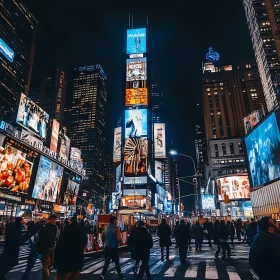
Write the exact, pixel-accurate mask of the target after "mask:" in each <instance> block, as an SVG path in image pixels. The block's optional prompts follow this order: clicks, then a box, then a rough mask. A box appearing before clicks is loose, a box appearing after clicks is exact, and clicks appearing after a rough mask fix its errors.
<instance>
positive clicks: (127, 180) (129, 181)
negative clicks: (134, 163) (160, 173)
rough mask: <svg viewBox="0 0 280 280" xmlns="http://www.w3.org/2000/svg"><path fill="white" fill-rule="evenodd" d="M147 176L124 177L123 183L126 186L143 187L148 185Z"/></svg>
mask: <svg viewBox="0 0 280 280" xmlns="http://www.w3.org/2000/svg"><path fill="white" fill-rule="evenodd" d="M147 182H148V180H147V176H142V177H136V176H134V177H124V179H123V183H124V185H143V184H147Z"/></svg>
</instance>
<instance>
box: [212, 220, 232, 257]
mask: <svg viewBox="0 0 280 280" xmlns="http://www.w3.org/2000/svg"><path fill="white" fill-rule="evenodd" d="M229 235H230V232H229V230H228V227H227V226H226V224H225V221H224V220H222V221H221V223H220V225H219V228H218V250H217V251H216V254H215V257H216V258H218V257H219V253H220V251H221V247H222V249H223V259H226V258H228V259H229V258H230V253H231V250H230V247H229V244H228V237H229ZM226 251H227V256H226Z"/></svg>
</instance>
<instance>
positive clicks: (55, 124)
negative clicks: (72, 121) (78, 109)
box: [50, 119, 59, 153]
mask: <svg viewBox="0 0 280 280" xmlns="http://www.w3.org/2000/svg"><path fill="white" fill-rule="evenodd" d="M58 133H59V122H58V121H57V120H55V119H53V123H52V135H51V144H50V150H51V151H53V152H54V153H56V150H57V143H58Z"/></svg>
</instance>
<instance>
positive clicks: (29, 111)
mask: <svg viewBox="0 0 280 280" xmlns="http://www.w3.org/2000/svg"><path fill="white" fill-rule="evenodd" d="M16 122H17V123H18V124H19V125H21V126H23V127H25V128H27V129H29V130H30V131H32V132H34V133H36V134H37V135H39V136H40V137H42V138H43V139H45V138H46V136H47V130H48V126H49V115H48V114H47V113H46V112H45V111H44V110H43V109H41V108H40V107H39V106H38V105H37V104H35V103H34V102H33V101H32V100H31V99H30V98H28V97H27V96H26V95H24V94H23V93H22V94H21V97H20V102H19V108H18V113H17V118H16Z"/></svg>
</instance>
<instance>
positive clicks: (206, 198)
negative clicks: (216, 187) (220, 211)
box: [201, 194, 216, 210]
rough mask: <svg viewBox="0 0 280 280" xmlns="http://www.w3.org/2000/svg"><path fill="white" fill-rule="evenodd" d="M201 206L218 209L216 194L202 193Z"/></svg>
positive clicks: (204, 208)
mask: <svg viewBox="0 0 280 280" xmlns="http://www.w3.org/2000/svg"><path fill="white" fill-rule="evenodd" d="M201 206H202V209H203V210H214V209H216V206H215V199H214V195H212V194H202V195H201Z"/></svg>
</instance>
